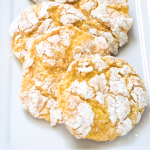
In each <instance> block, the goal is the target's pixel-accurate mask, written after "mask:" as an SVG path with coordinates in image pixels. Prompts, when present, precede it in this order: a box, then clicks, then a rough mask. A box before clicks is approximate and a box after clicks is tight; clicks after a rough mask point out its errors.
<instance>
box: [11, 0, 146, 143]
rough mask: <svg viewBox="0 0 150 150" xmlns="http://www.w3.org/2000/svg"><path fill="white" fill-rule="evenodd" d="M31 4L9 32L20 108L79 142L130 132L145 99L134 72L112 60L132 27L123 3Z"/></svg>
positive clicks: (79, 0)
mask: <svg viewBox="0 0 150 150" xmlns="http://www.w3.org/2000/svg"><path fill="white" fill-rule="evenodd" d="M33 1H34V2H36V3H38V5H33V6H29V7H28V8H27V9H25V10H24V11H23V12H22V13H21V14H20V15H19V16H18V17H17V18H16V20H15V21H14V22H13V23H12V25H11V27H10V35H11V36H12V42H11V44H12V49H13V53H14V54H15V56H16V57H17V58H18V59H19V60H20V61H21V62H22V64H23V81H22V87H21V94H20V98H21V101H22V103H23V107H24V109H26V110H28V111H29V112H30V113H31V114H32V115H33V116H34V117H37V118H40V119H45V120H47V121H50V123H51V125H52V126H54V125H56V124H57V123H65V124H66V127H67V128H68V130H69V131H70V132H71V133H72V134H73V135H74V136H75V137H76V138H78V139H80V138H84V139H85V138H87V139H91V140H95V141H107V140H114V139H115V138H116V137H117V136H123V135H125V134H127V133H128V132H129V131H130V130H131V129H132V128H133V127H134V126H135V125H136V124H137V123H138V122H139V121H140V118H141V115H142V113H143V111H144V107H145V106H146V105H147V99H148V96H147V92H146V88H145V86H144V84H143V82H142V79H141V78H140V77H139V76H138V74H137V72H136V71H135V69H134V68H133V67H132V66H131V65H129V64H128V63H127V62H126V61H125V60H123V59H118V58H116V57H113V56H114V55H116V54H117V53H118V48H119V47H122V46H123V45H124V44H125V43H127V41H128V36H127V32H128V30H129V29H130V27H131V25H132V18H130V16H129V14H128V10H129V6H128V3H127V0H56V2H54V1H50V0H33ZM43 1H46V2H43ZM41 2H43V3H41ZM40 3H41V4H40ZM110 55H113V56H110Z"/></svg>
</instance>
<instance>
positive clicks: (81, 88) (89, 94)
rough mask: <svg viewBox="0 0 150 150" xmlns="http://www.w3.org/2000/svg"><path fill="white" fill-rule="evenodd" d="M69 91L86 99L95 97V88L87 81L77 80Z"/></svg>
mask: <svg viewBox="0 0 150 150" xmlns="http://www.w3.org/2000/svg"><path fill="white" fill-rule="evenodd" d="M67 91H68V92H71V93H73V94H75V95H80V96H82V97H83V98H84V99H92V98H93V97H94V93H93V89H92V88H91V87H89V86H88V85H87V84H86V82H78V81H77V80H75V81H74V82H73V83H72V84H71V86H70V87H69V88H68V90H67Z"/></svg>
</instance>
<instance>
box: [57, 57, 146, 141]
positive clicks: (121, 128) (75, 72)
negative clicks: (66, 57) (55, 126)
mask: <svg viewBox="0 0 150 150" xmlns="http://www.w3.org/2000/svg"><path fill="white" fill-rule="evenodd" d="M147 99H148V96H147V92H146V88H145V86H144V84H143V82H142V79H141V78H140V77H139V76H138V74H137V73H136V71H135V69H134V68H133V67H132V66H130V65H129V64H128V63H127V62H126V61H125V60H123V59H118V58H114V57H110V56H109V57H107V56H106V57H102V56H101V57H100V56H99V55H95V57H93V58H89V59H87V58H84V59H78V60H75V61H74V62H73V63H72V64H71V65H70V66H69V68H68V71H67V73H66V74H65V76H64V78H63V79H62V80H61V82H60V84H59V86H58V106H59V107H60V108H61V110H62V112H63V116H64V119H65V124H66V126H67V128H68V130H69V131H70V132H71V133H72V134H73V135H74V136H75V137H76V138H78V139H80V138H84V139H86V138H87V139H92V140H95V141H107V140H114V139H115V138H116V137H117V136H123V135H125V134H127V133H128V132H129V131H130V130H131V129H132V128H133V127H134V126H135V125H136V124H137V123H138V122H139V121H140V118H141V115H142V113H143V110H144V107H145V106H146V105H147Z"/></svg>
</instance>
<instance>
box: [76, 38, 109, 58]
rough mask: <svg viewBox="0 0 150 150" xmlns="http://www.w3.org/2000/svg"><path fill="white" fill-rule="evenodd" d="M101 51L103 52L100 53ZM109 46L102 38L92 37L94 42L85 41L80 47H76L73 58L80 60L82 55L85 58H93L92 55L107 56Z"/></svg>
mask: <svg viewBox="0 0 150 150" xmlns="http://www.w3.org/2000/svg"><path fill="white" fill-rule="evenodd" d="M100 49H102V50H103V51H100ZM108 49H109V46H108V44H107V42H106V40H105V38H103V37H94V40H86V41H85V42H83V43H82V44H81V45H80V46H76V47H75V50H74V51H73V58H74V59H79V58H82V56H83V54H84V56H85V57H93V56H94V54H97V53H99V55H103V54H104V53H106V54H108Z"/></svg>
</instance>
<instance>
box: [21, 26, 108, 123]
mask: <svg viewBox="0 0 150 150" xmlns="http://www.w3.org/2000/svg"><path fill="white" fill-rule="evenodd" d="M97 53H98V54H99V55H108V54H109V46H108V44H107V42H106V40H105V38H104V37H95V36H93V35H92V34H90V33H88V32H84V31H81V30H79V29H78V28H76V27H74V26H72V25H68V26H64V27H59V28H57V29H55V30H53V31H52V32H51V33H46V34H43V35H41V36H38V37H37V38H35V39H34V40H33V42H32V45H31V46H30V49H29V51H28V52H27V55H26V56H25V62H24V63H23V81H22V90H21V95H20V98H21V100H22V103H23V106H24V108H25V109H27V110H28V111H29V112H30V113H31V114H32V115H33V116H34V117H38V118H44V119H45V120H47V121H50V122H51V125H55V124H56V123H57V122H58V123H62V122H63V116H62V113H61V110H60V109H59V107H58V106H57V86H58V84H59V82H60V81H61V79H62V77H63V75H64V74H65V72H66V71H67V69H68V66H69V65H70V63H71V62H72V61H74V60H75V59H76V58H82V57H92V56H93V55H95V54H97Z"/></svg>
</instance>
